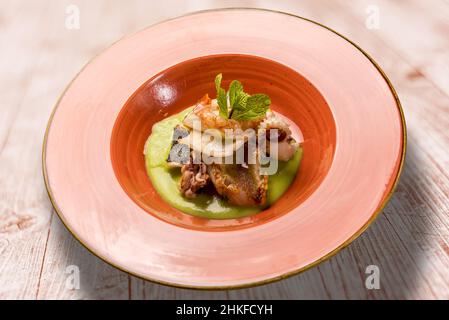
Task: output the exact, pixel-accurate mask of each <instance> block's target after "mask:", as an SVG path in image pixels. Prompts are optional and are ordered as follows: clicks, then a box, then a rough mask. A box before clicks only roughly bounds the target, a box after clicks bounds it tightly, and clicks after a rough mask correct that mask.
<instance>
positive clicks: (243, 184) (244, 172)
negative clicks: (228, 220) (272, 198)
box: [207, 163, 268, 206]
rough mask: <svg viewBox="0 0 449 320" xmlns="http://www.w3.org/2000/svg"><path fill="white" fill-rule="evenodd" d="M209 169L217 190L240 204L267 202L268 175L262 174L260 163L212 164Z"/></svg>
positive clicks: (250, 204) (236, 203)
mask: <svg viewBox="0 0 449 320" xmlns="http://www.w3.org/2000/svg"><path fill="white" fill-rule="evenodd" d="M207 170H208V173H209V176H210V179H211V181H212V183H213V184H214V186H215V189H216V190H217V192H218V193H219V194H220V195H221V196H223V197H225V198H227V199H228V200H229V202H230V203H232V204H235V205H240V206H253V205H263V204H265V201H266V198H267V188H268V176H263V175H260V165H259V164H248V165H247V168H245V167H243V166H241V165H239V164H216V163H213V164H210V165H208V166H207Z"/></svg>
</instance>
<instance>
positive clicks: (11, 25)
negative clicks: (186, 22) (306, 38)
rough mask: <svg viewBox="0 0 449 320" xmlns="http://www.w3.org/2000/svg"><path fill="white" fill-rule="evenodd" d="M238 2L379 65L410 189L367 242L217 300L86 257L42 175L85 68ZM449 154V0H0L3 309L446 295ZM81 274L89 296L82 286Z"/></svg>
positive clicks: (400, 193) (403, 185) (402, 191)
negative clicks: (57, 122) (59, 106)
mask: <svg viewBox="0 0 449 320" xmlns="http://www.w3.org/2000/svg"><path fill="white" fill-rule="evenodd" d="M70 4H74V5H76V8H79V10H80V11H79V12H80V29H74V30H71V29H68V28H67V27H66V24H65V22H66V18H67V16H68V14H67V13H66V10H67V8H68V6H69V5H70ZM229 6H246V7H248V6H251V7H264V8H271V9H277V10H282V11H289V12H291V13H295V14H298V15H301V16H304V17H307V18H310V19H313V20H316V21H318V22H321V23H323V24H326V25H328V26H329V27H331V28H334V29H335V30H337V31H339V32H341V33H342V34H344V35H345V36H347V37H349V38H350V39H352V40H353V41H355V42H356V43H358V44H359V45H360V46H361V47H362V48H364V49H365V50H366V51H367V52H368V53H370V54H371V55H372V56H373V57H374V58H375V59H376V60H377V61H378V63H379V64H380V65H381V66H382V67H383V68H384V70H385V71H386V73H387V74H388V76H389V77H390V79H391V80H392V82H393V84H394V85H395V87H396V89H397V91H398V93H399V96H400V99H401V101H402V104H403V107H404V111H405V116H406V120H407V125H408V137H409V139H408V152H407V159H406V165H405V168H404V171H403V175H402V179H401V181H400V184H399V186H398V188H397V192H396V193H395V195H394V196H393V198H392V200H391V202H390V203H389V204H388V206H387V207H386V208H385V210H384V211H383V214H382V215H381V216H380V217H379V218H378V219H377V220H376V221H375V222H374V223H373V225H372V226H371V227H370V228H369V229H368V231H367V232H365V233H364V234H363V235H362V236H361V237H360V238H358V239H357V240H356V241H355V242H354V243H352V244H351V245H350V246H349V247H348V248H347V249H345V250H343V251H342V252H340V253H339V254H338V255H336V256H335V257H333V258H332V259H330V260H329V261H327V262H325V263H323V264H321V265H319V266H318V267H315V268H313V269H311V270H309V271H306V272H304V273H302V274H300V275H297V276H294V277H292V278H289V279H286V280H283V281H280V282H276V283H273V284H269V285H264V286H260V287H256V288H250V289H243V290H229V291H214V292H209V291H195V290H185V289H175V288H171V287H165V286H161V285H157V284H153V283H150V282H146V281H143V280H140V279H137V278H135V277H132V276H129V275H128V274H126V273H123V272H121V271H118V270H116V269H114V268H113V267H111V266H109V265H108V264H106V263H104V262H102V261H101V260H99V259H98V258H96V257H95V256H93V255H91V254H90V253H88V251H87V250H86V249H84V248H83V247H82V246H81V245H80V244H79V243H78V242H77V241H76V240H75V239H74V238H73V237H72V236H71V235H70V233H69V232H68V231H67V230H66V229H65V228H64V226H63V225H62V224H61V222H60V220H59V218H58V216H57V215H56V214H55V212H54V211H53V209H52V206H51V204H50V201H49V200H48V197H47V194H46V191H45V187H44V183H43V179H42V173H41V146H42V138H43V134H44V130H45V126H46V123H47V119H48V117H49V115H50V112H51V110H52V108H53V106H54V104H55V102H56V100H57V98H58V96H59V94H60V93H61V92H62V90H63V89H64V88H65V86H66V85H67V84H68V82H69V81H70V80H71V78H73V77H74V76H75V74H76V73H77V71H79V69H80V68H81V67H82V66H83V65H84V64H85V63H86V62H87V61H88V60H89V59H90V58H91V57H93V56H94V55H96V54H98V53H99V52H101V51H102V50H104V49H105V48H107V47H108V46H109V45H110V44H111V43H112V42H114V41H115V40H117V39H119V38H121V37H122V36H124V35H126V34H129V33H132V32H135V31H137V30H140V29H142V28H144V27H146V26H148V25H150V24H153V23H155V22H158V21H160V20H163V19H166V18H169V17H174V16H177V15H180V14H183V13H185V12H189V11H195V10H200V9H208V8H217V7H229ZM72 9H73V8H72ZM68 10H69V11H68V12H69V13H70V12H73V11H70V9H68ZM377 12H379V20H378V21H377V19H376V13H377ZM373 19H374V20H373ZM376 22H379V24H376ZM377 27H378V28H377ZM448 150H449V1H448V0H431V1H428V0H407V1H388V0H366V1H365V0H363V1H360V0H357V1H348V0H338V1H333V0H326V1H316V0H309V1H304V0H303V1H256V0H254V1H171V0H164V1H143V0H142V1H120V0H90V1H88V0H84V1H81V0H70V1H69V0H60V1H51V0H39V1H37V0H36V1H26V0H0V299H24V298H26V299H35V298H37V299H96V298H98V299H112V298H115V299H128V298H131V299H164V298H191V299H205V298H212V299H213V298H223V299H242V298H250V299H253V298H254V299H266V298H274V299H298V298H299V299H302V298H305V299H309V298H322V299H331V298H332V299H334V298H342V299H346V298H350V299H358V298H361V299H365V298H368V299H376V298H383V299H390V298H409V299H429V298H430V299H433V298H439V299H448V298H449V231H448V225H449V200H448V197H449V170H448V168H449V152H448ZM73 265H74V266H78V267H79V270H80V288H79V289H76V288H73V286H71V284H73V283H71V282H70V275H71V273H70V272H71V271H72V269H71V267H70V266H73ZM368 265H377V266H378V267H379V269H380V289H379V290H367V289H366V287H365V278H366V274H365V269H366V267H367V266H368Z"/></svg>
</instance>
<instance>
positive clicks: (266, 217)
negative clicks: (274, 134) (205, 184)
mask: <svg viewBox="0 0 449 320" xmlns="http://www.w3.org/2000/svg"><path fill="white" fill-rule="evenodd" d="M220 59H221V60H220ZM217 68H218V69H222V70H221V71H223V73H224V75H225V78H226V75H227V74H229V75H231V77H230V78H229V79H232V76H233V75H235V76H237V77H239V79H240V77H242V78H244V79H243V82H244V84H245V82H247V83H248V88H250V90H257V91H263V92H265V91H268V92H269V93H270V96H272V101H273V108H274V109H275V110H279V111H281V113H283V114H284V115H286V116H288V117H289V118H290V119H291V120H292V121H293V122H295V123H296V125H298V127H299V128H300V129H301V131H302V134H303V136H304V146H305V147H304V158H303V164H302V166H301V169H300V171H299V174H298V175H297V177H296V180H295V182H294V184H293V185H292V187H291V188H290V189H289V190H288V192H287V193H286V195H285V196H284V198H283V199H281V200H280V201H279V203H276V204H275V205H274V206H272V207H271V208H270V209H269V210H267V211H266V212H262V213H260V214H258V215H255V216H253V217H249V218H242V219H235V220H229V221H227V220H206V219H195V218H193V217H191V216H189V215H186V214H184V213H181V212H178V211H177V210H175V209H173V208H170V207H169V206H168V205H167V204H166V203H164V202H163V201H162V200H161V198H160V197H159V196H158V195H157V194H156V193H155V192H154V189H153V188H152V186H151V183H150V182H149V180H148V179H147V177H146V175H145V170H144V167H143V155H141V152H142V150H141V147H142V145H141V144H142V141H144V140H145V138H146V136H147V135H148V134H149V133H150V132H151V124H152V123H154V121H158V120H159V119H162V118H163V117H165V116H166V115H167V114H172V113H174V112H176V111H178V110H179V109H181V108H182V107H187V105H186V104H188V103H190V104H193V103H194V102H195V101H191V100H192V99H194V97H196V96H197V95H198V93H199V92H201V91H204V90H209V89H210V87H209V85H211V88H213V84H211V83H210V82H211V80H213V79H209V78H210V76H211V75H213V74H214V73H215V72H216V71H218V69H217ZM245 79H246V80H245ZM245 88H247V86H246V84H245ZM195 90H196V91H195ZM209 93H211V94H213V91H212V92H211V91H209ZM198 98H199V97H198ZM404 153H405V124H404V119H403V115H402V111H401V108H400V105H399V101H398V99H397V96H396V94H395V92H394V90H393V88H392V87H391V84H390V83H389V81H388V80H387V79H386V77H385V75H384V74H383V73H382V71H381V70H380V68H379V67H378V66H377V65H376V64H375V63H374V62H373V61H372V59H370V58H369V57H368V56H367V55H366V54H365V53H364V52H363V51H362V50H361V49H360V48H358V47H356V46H355V45H354V44H352V43H351V42H350V41H348V40H347V39H345V38H343V37H342V36H340V35H338V34H337V33H335V32H333V31H332V30H329V29H328V28H326V27H324V26H321V25H319V24H317V23H314V22H312V21H308V20H306V19H302V18H299V17H296V16H292V15H288V14H283V13H279V12H273V11H266V10H255V9H226V10H215V11H206V12H199V13H195V14H190V15H187V16H183V17H180V18H177V19H174V20H169V21H166V22H163V23H160V24H158V25H155V26H153V27H150V28H148V29H146V30H143V31H141V32H139V33H137V34H135V35H133V36H130V37H128V38H125V39H123V40H121V41H119V42H118V43H116V44H114V45H113V46H112V47H111V48H109V49H108V50H107V51H105V52H104V53H103V54H101V55H100V56H99V57H97V58H96V59H94V60H93V61H92V62H90V63H89V64H88V66H87V67H86V68H85V69H84V70H83V71H82V72H81V73H80V74H79V75H78V76H77V77H76V79H75V80H74V81H73V82H72V83H71V85H70V86H69V87H68V89H67V90H66V91H65V93H64V94H63V96H62V97H61V99H60V101H59V103H58V105H57V107H56V108H55V111H54V113H53V115H52V118H51V120H50V123H49V126H48V129H47V134H46V139H45V143H44V152H43V166H44V177H45V180H46V184H47V189H48V191H49V194H50V198H51V200H52V203H53V205H54V207H55V209H56V211H57V212H58V214H59V216H60V218H61V219H62V221H63V222H64V224H65V225H66V226H67V228H68V229H69V230H70V231H71V232H72V233H73V234H74V235H75V237H76V238H77V239H78V240H79V241H80V242H81V243H82V244H84V245H85V246H86V247H87V248H88V249H90V250H91V251H92V252H93V253H94V254H96V255H97V256H99V257H100V258H102V259H104V260H105V261H107V262H109V263H110V264H112V265H114V266H116V267H117V268H120V269H122V270H125V271H127V272H129V273H131V274H133V275H136V276H140V277H142V278H145V279H149V280H153V281H156V282H160V283H163V284H170V285H175V286H182V287H193V288H225V287H226V288H227V287H241V286H248V285H255V284H260V283H265V282H268V281H272V280H276V279H280V278H282V277H285V276H288V275H291V274H294V273H297V272H299V271H302V270H305V269H307V268H309V267H311V266H313V265H315V264H317V263H319V262H320V261H323V260H324V259H326V258H328V257H330V256H331V255H332V254H335V253H336V252H337V251H338V250H340V249H341V248H343V247H344V246H346V245H347V244H349V243H350V242H351V241H352V240H354V239H355V238H356V237H357V236H358V235H360V233H361V232H363V231H364V230H365V229H366V228H367V226H368V225H369V224H370V223H371V222H372V221H373V219H374V218H375V216H376V215H377V214H378V213H379V212H380V211H381V209H382V208H383V206H384V205H385V203H386V202H387V200H388V198H389V197H390V196H391V194H392V192H393V189H394V186H395V184H396V182H397V180H398V177H399V173H400V171H401V167H402V163H403V160H404Z"/></svg>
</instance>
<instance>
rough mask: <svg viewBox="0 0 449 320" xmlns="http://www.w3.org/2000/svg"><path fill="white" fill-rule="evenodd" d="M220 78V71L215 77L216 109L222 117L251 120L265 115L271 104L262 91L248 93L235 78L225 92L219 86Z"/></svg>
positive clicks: (221, 77)
mask: <svg viewBox="0 0 449 320" xmlns="http://www.w3.org/2000/svg"><path fill="white" fill-rule="evenodd" d="M222 79H223V75H222V74H221V73H220V74H217V76H216V77H215V88H216V90H217V103H218V109H219V114H220V116H221V117H222V118H224V119H229V118H232V119H235V120H252V119H257V118H261V117H263V116H265V114H266V112H267V111H268V109H269V107H270V104H271V100H270V97H269V96H267V95H266V94H262V93H258V94H255V95H250V94H248V93H246V92H244V91H243V85H242V84H241V83H240V81H237V80H233V81H232V82H231V84H230V85H229V90H228V93H227V94H226V91H225V90H224V89H223V88H222V87H221V81H222ZM228 98H229V109H228Z"/></svg>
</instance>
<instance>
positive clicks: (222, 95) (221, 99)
mask: <svg viewBox="0 0 449 320" xmlns="http://www.w3.org/2000/svg"><path fill="white" fill-rule="evenodd" d="M222 78H223V75H222V74H221V73H220V74H217V76H216V77H215V89H216V90H217V103H218V111H219V114H220V116H221V117H222V118H225V119H228V116H229V114H228V101H227V100H228V99H227V98H226V91H225V90H224V89H223V88H222V87H221V80H222Z"/></svg>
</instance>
